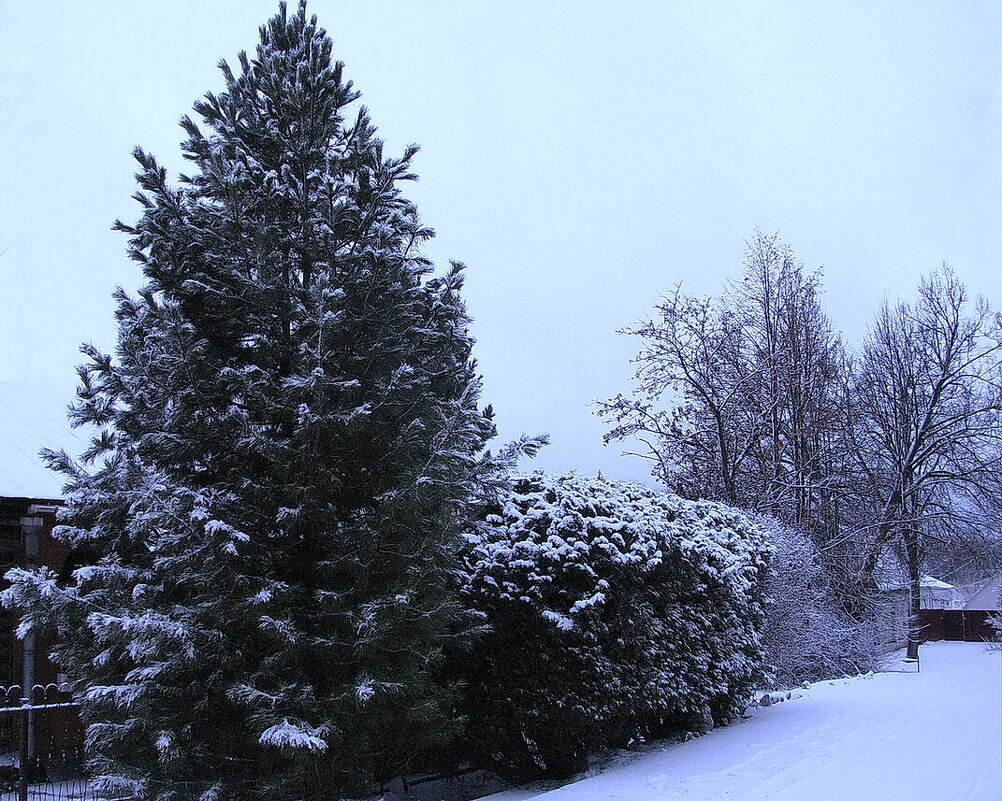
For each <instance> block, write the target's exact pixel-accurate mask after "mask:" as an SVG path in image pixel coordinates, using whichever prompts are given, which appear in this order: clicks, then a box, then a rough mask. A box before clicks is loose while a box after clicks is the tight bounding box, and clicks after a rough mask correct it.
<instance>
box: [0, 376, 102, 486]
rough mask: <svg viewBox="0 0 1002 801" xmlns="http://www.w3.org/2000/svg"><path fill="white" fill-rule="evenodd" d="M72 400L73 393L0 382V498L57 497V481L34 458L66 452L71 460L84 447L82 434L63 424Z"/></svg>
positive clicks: (20, 382) (22, 383) (60, 484)
mask: <svg viewBox="0 0 1002 801" xmlns="http://www.w3.org/2000/svg"><path fill="white" fill-rule="evenodd" d="M72 400H73V394H72V390H71V391H70V392H69V393H68V394H64V393H62V392H61V391H59V390H57V389H54V388H52V387H45V386H41V385H38V384H32V383H29V382H26V381H9V380H8V381H0V496H5V497H21V498H45V499H50V498H53V499H54V498H60V497H62V485H63V481H62V477H61V476H59V475H57V474H55V473H53V472H51V471H50V470H48V469H47V468H46V467H45V465H44V464H43V463H42V460H41V459H40V458H39V456H38V452H39V450H40V449H42V448H53V449H55V450H59V449H65V450H66V451H67V452H68V453H70V454H71V455H74V456H75V455H77V454H79V453H80V452H81V451H83V450H84V448H85V447H86V434H84V433H82V432H77V431H74V430H72V429H71V428H70V426H69V423H68V422H67V420H66V406H67V404H68V403H69V402H70V401H72Z"/></svg>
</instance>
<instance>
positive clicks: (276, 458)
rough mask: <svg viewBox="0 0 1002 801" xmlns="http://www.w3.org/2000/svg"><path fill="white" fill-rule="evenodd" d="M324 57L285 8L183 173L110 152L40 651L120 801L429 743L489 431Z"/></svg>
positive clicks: (301, 784) (320, 776)
mask: <svg viewBox="0 0 1002 801" xmlns="http://www.w3.org/2000/svg"><path fill="white" fill-rule="evenodd" d="M331 54H332V43H331V40H330V38H329V37H328V36H327V34H326V32H325V31H324V30H323V29H322V28H320V27H318V26H317V23H316V19H315V17H309V16H308V15H307V13H306V9H305V4H302V5H300V7H299V9H298V11H297V12H296V13H295V14H291V15H290V14H288V13H287V11H286V8H285V6H284V5H283V6H282V7H281V9H280V12H279V14H278V15H277V16H276V17H274V18H273V19H272V20H270V21H269V22H268V23H267V24H266V25H265V26H263V27H262V28H261V32H260V44H259V45H258V47H257V52H256V57H254V58H251V57H249V56H247V55H246V54H243V53H241V54H240V56H239V69H238V70H232V69H231V68H230V67H229V66H227V64H226V63H225V62H222V63H221V65H220V66H221V69H222V73H223V76H224V78H225V91H223V92H221V93H219V94H207V95H206V96H205V98H204V99H203V100H202V101H200V102H198V103H196V105H195V111H196V112H197V115H198V117H200V118H201V122H195V121H193V120H192V119H189V118H187V117H186V118H185V119H183V120H182V126H183V128H184V130H185V133H186V136H187V139H186V141H185V142H184V143H183V145H182V149H183V154H184V156H185V158H187V159H188V160H189V161H190V162H191V163H192V165H193V170H192V171H191V174H190V176H180V177H179V178H178V179H177V181H176V182H169V181H168V178H167V174H166V171H165V169H163V168H162V167H161V166H160V165H159V164H158V162H157V161H156V160H155V159H154V158H153V157H152V156H151V155H148V154H147V153H145V152H143V151H141V150H137V151H136V153H135V156H136V158H137V160H138V162H139V165H140V171H139V173H138V176H137V177H138V181H139V186H140V189H139V191H138V192H137V193H136V196H135V197H136V198H137V199H138V200H139V202H140V203H141V204H142V206H143V211H142V216H141V218H140V219H139V221H138V222H137V223H136V224H135V225H125V224H122V223H119V224H118V227H119V228H120V229H121V230H122V231H124V232H126V233H127V234H128V235H129V237H130V243H131V244H130V255H131V257H132V258H133V259H134V260H135V261H136V262H138V263H139V264H140V265H141V267H142V270H143V272H144V274H145V277H146V283H145V286H144V287H143V288H142V289H141V290H140V291H139V292H138V293H137V294H136V295H135V296H130V295H128V294H126V293H125V292H122V291H119V293H118V295H117V301H118V312H117V318H118V322H119V342H118V347H117V352H116V354H115V355H114V356H108V355H104V354H102V353H101V352H99V351H98V350H97V349H95V348H91V347H88V348H85V351H86V353H87V355H88V358H89V362H88V364H87V365H86V366H84V367H82V368H81V369H80V371H79V372H80V378H81V385H80V389H79V391H78V395H79V398H78V401H77V402H76V404H75V406H74V407H73V409H72V411H71V417H72V419H73V420H74V421H75V422H77V423H79V424H89V425H92V426H96V427H97V433H96V435H95V437H94V442H93V446H92V447H91V448H90V450H89V451H88V452H87V453H86V454H84V457H83V459H82V461H80V462H79V463H78V462H75V461H73V460H71V459H70V458H69V457H67V456H66V455H65V454H50V460H51V461H52V462H53V463H54V465H55V466H56V467H57V468H59V469H62V470H63V471H64V472H65V474H66V475H67V476H68V487H67V489H68V513H67V516H66V520H65V522H66V524H67V525H66V526H65V527H64V528H62V529H61V536H63V537H64V538H66V539H67V540H68V541H69V542H70V543H71V544H72V546H73V548H74V553H75V558H76V560H77V564H78V565H79V567H78V569H77V570H76V571H75V573H74V574H73V576H72V579H71V580H70V581H68V582H66V583H63V582H60V581H59V580H58V579H57V577H55V576H52V575H50V574H46V573H45V572H44V571H43V572H42V573H36V574H30V573H26V572H14V573H12V574H11V576H10V578H11V579H12V582H13V586H12V588H11V589H10V590H8V592H7V597H6V600H7V602H8V603H9V604H14V605H17V606H19V607H20V608H21V609H22V610H23V615H24V618H23V619H24V626H25V627H30V626H39V627H43V626H50V627H53V628H55V629H57V630H58V633H59V637H60V644H59V646H58V647H57V651H56V657H57V658H58V660H59V661H60V662H61V663H62V664H64V665H65V667H66V668H67V669H68V670H69V672H70V674H71V676H72V678H73V679H74V681H75V688H76V691H77V693H78V695H79V696H80V697H81V698H82V699H83V704H84V714H85V718H86V721H87V723H88V728H87V739H88V747H89V751H90V754H91V758H92V767H93V768H94V769H95V770H96V772H97V773H98V774H99V775H101V776H103V777H104V778H103V781H104V782H105V783H106V784H107V785H112V786H114V787H115V788H116V789H117V791H119V792H121V791H126V792H128V793H129V794H131V795H133V796H135V797H137V798H144V799H145V798H158V799H174V798H204V799H206V800H207V799H211V798H218V799H229V798H234V799H235V798H241V799H245V798H254V797H282V796H283V795H285V794H289V795H290V796H291V797H298V798H302V797H306V798H311V797H313V798H315V797H331V795H332V794H336V793H337V792H339V791H342V790H346V789H347V790H358V789H359V788H364V787H365V785H366V783H367V782H369V781H373V780H376V781H378V780H382V779H385V778H387V777H388V776H391V775H394V774H395V773H398V772H402V771H406V770H408V769H412V768H413V767H414V763H413V760H414V759H415V757H416V755H419V754H420V753H421V752H422V751H423V750H424V749H425V748H426V747H427V746H428V745H430V744H432V743H433V742H434V741H435V740H436V738H439V737H441V736H443V735H444V734H447V733H448V731H449V727H450V725H451V723H450V715H449V714H448V698H445V697H444V691H443V690H441V689H440V688H439V687H438V685H437V684H436V683H435V682H434V681H433V676H434V673H435V668H436V664H437V661H438V659H439V654H440V646H441V644H442V641H443V638H444V637H445V636H447V634H448V632H449V631H451V630H452V629H453V628H454V624H455V622H456V616H457V613H458V612H457V610H458V608H459V607H458V605H457V603H456V601H455V599H454V597H453V596H452V595H451V594H450V591H449V579H448V576H449V570H450V567H451V560H452V558H453V556H452V554H453V553H454V552H455V547H454V545H455V540H456V537H457V532H458V530H459V528H460V527H461V525H462V522H463V519H464V514H465V509H466V504H467V499H468V496H469V493H470V492H471V489H472V486H473V480H474V477H475V476H476V474H477V471H478V469H479V466H480V465H482V464H483V462H482V460H481V456H480V454H481V452H482V449H483V446H484V444H485V442H486V441H487V439H488V438H489V437H490V436H491V435H492V434H493V425H492V423H491V421H490V416H489V414H484V413H482V412H481V411H480V410H479V408H478V400H479V392H480V382H479V379H478V377H477V375H476V373H475V371H474V370H475V367H474V365H473V363H472V360H471V348H472V344H473V340H472V339H471V337H470V335H469V333H468V323H469V319H468V317H467V315H466V311H465V308H464V305H463V303H462V300H461V298H460V291H461V287H462V280H463V273H462V268H461V266H460V265H453V266H452V268H451V269H449V270H448V271H447V272H446V273H445V274H444V275H440V276H439V277H432V276H431V274H430V273H431V265H430V264H429V263H428V262H427V260H425V259H424V258H422V255H421V245H422V243H423V242H425V241H426V240H427V239H428V238H429V237H430V236H431V235H432V232H431V231H430V230H429V229H428V228H426V227H424V226H423V225H422V223H421V222H420V220H419V218H418V215H417V212H416V210H415V208H414V206H413V205H412V204H411V203H410V202H409V201H407V200H406V199H405V198H404V197H403V196H402V194H401V191H400V187H399V185H400V183H401V182H404V181H407V180H409V179H412V178H413V176H412V175H411V172H410V170H411V160H412V157H413V155H414V153H415V150H416V148H413V147H412V148H409V149H407V150H406V152H405V153H404V154H403V156H402V157H400V158H392V157H388V156H386V155H384V153H383V148H382V143H381V141H380V140H379V139H378V138H377V137H376V134H375V129H374V128H373V126H372V124H371V122H370V120H369V117H368V115H367V113H366V111H365V109H364V108H356V109H354V110H351V108H352V107H353V103H354V101H356V99H357V97H358V93H357V92H356V91H355V90H354V89H353V87H352V84H351V83H350V82H349V81H347V80H345V79H344V78H343V77H342V65H341V64H340V63H338V62H333V61H332V56H331Z"/></svg>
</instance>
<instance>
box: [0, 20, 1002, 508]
mask: <svg viewBox="0 0 1002 801" xmlns="http://www.w3.org/2000/svg"><path fill="white" fill-rule="evenodd" d="M276 9H277V3H275V2H271V0H239V1H238V0H226V1H225V2H224V1H223V0H212V2H205V0H200V2H196V1H195V0H172V1H171V2H169V3H165V2H153V0H129V2H126V1H125V0H120V1H119V2H99V1H98V0H89V2H71V0H48V2H45V3H42V4H39V5H38V6H33V7H30V8H29V7H28V6H25V5H24V4H22V3H4V4H2V6H0V181H2V184H0V186H2V192H0V276H2V281H0V494H11V493H15V492H17V493H24V494H52V493H54V492H56V491H57V489H58V483H59V482H58V480H54V479H47V478H46V477H45V476H44V475H43V474H42V473H41V471H40V470H38V471H37V475H35V474H32V475H31V476H29V475H28V473H29V472H31V471H30V470H29V469H28V468H25V467H24V464H25V462H26V461H30V459H31V454H32V453H34V451H35V450H36V449H37V447H39V446H40V445H42V444H54V445H58V446H69V447H70V448H71V449H74V448H77V449H78V448H79V443H76V442H75V441H74V440H73V438H72V437H71V436H70V435H69V433H68V431H67V429H66V428H65V424H64V422H63V407H64V405H65V403H66V402H67V401H68V400H69V399H70V398H71V397H72V391H73V386H74V376H73V367H74V366H75V365H76V364H77V363H78V362H79V361H80V358H79V355H78V353H77V347H78V346H79V344H80V343H81V342H82V341H84V340H87V341H92V342H95V343H97V344H98V345H100V346H102V347H104V348H106V349H110V348H113V347H114V343H115V326H114V321H113V316H112V314H113V304H112V301H111V293H112V290H113V289H114V287H115V286H116V285H122V286H124V287H126V288H127V289H134V288H135V287H137V286H138V285H139V283H140V274H139V272H138V270H137V268H136V267H135V266H134V265H133V264H132V263H131V262H130V261H129V260H128V259H127V258H126V256H125V241H124V238H123V236H122V235H120V234H116V233H113V232H111V231H110V224H111V222H112V221H113V220H114V219H115V218H116V217H121V218H122V219H123V220H126V221H132V220H134V219H135V218H136V217H137V216H138V212H137V207H136V204H135V203H134V201H131V200H130V195H131V194H132V192H133V191H134V183H133V179H132V174H133V172H134V169H133V162H132V159H131V158H130V156H129V153H130V151H131V149H132V148H133V146H135V145H137V144H138V145H142V146H143V147H144V148H146V149H147V150H149V151H151V152H153V153H154V154H155V155H157V156H158V157H159V158H160V159H161V161H162V162H163V163H164V164H165V165H167V166H168V167H169V168H170V169H171V170H172V172H173V171H175V170H176V169H178V168H180V167H181V159H180V156H179V151H178V143H179V141H180V140H181V139H182V136H181V131H180V129H179V128H178V127H177V121H178V119H179V118H180V117H181V116H182V115H183V114H184V113H187V112H188V111H189V110H190V107H191V104H192V102H193V101H194V100H195V99H197V98H198V97H199V96H201V95H202V94H203V93H204V92H206V91H208V90H219V89H220V88H221V87H222V78H221V76H220V74H219V72H218V70H217V69H216V64H217V62H218V61H219V59H220V58H226V59H228V60H229V61H230V62H231V63H235V62H236V58H235V56H236V53H237V52H238V51H239V50H241V49H246V50H249V51H253V48H254V45H255V43H256V40H257V27H258V25H259V24H260V23H262V22H263V21H264V20H265V19H267V18H268V17H269V16H271V15H272V14H273V13H274V12H275V10H276ZM310 9H311V11H313V12H314V13H316V14H317V15H318V16H319V18H320V21H321V23H322V24H323V25H324V26H325V27H326V28H327V30H328V31H330V33H331V34H332V35H333V38H334V42H335V53H336V55H337V57H338V58H340V59H341V60H343V61H344V62H345V64H346V74H347V75H348V77H350V78H351V79H352V80H353V81H354V82H355V84H356V86H357V87H358V88H359V89H360V90H361V91H362V93H363V102H364V103H365V104H366V105H367V106H368V107H369V109H370V110H371V112H372V116H373V119H374V121H375V123H376V125H377V126H378V127H379V128H380V131H381V134H382V136H383V138H384V139H385V140H386V143H387V146H388V148H389V150H390V151H399V150H400V149H401V148H402V147H403V146H404V145H405V144H407V143H410V142H417V143H419V144H420V145H421V147H422V152H421V154H420V155H419V157H418V160H417V170H418V172H419V173H420V175H421V181H420V183H419V184H417V185H414V186H412V187H411V188H410V193H409V194H410V196H411V197H412V198H413V199H414V200H415V201H416V202H417V204H418V207H419V209H420V211H421V214H422V216H423V218H424V219H425V221H426V222H427V223H428V224H430V225H431V226H433V227H434V228H435V229H436V230H437V232H438V238H437V239H436V240H435V241H434V242H433V243H432V245H431V246H430V247H429V250H428V254H429V255H430V256H431V257H432V258H433V259H434V260H435V261H436V263H438V264H444V263H446V261H447V260H448V259H459V260H461V261H464V262H465V263H466V264H467V265H468V267H469V276H468V282H467V287H468V291H467V303H468V306H469V308H470V311H471V313H472V314H473V316H474V317H475V319H476V323H475V326H474V333H475V334H476V336H477V338H478V340H479V344H478V347H477V356H478V359H479V361H480V365H481V368H482V371H483V373H484V377H485V382H486V387H485V400H487V401H490V402H492V403H493V404H494V406H495V409H496V410H497V413H498V419H499V423H500V427H501V429H502V437H510V436H514V435H517V434H519V433H521V432H528V433H534V432H538V431H548V432H550V434H551V437H552V439H553V444H552V446H551V447H550V448H548V449H546V451H545V452H544V453H543V454H542V455H541V456H540V458H539V459H538V460H537V463H538V465H539V466H541V467H545V468H548V469H554V470H565V469H570V468H578V469H579V470H581V471H584V472H588V473H593V472H595V471H597V470H599V469H601V470H602V471H603V472H604V473H606V474H607V475H609V476H614V477H622V478H636V479H641V478H643V477H644V476H645V475H646V468H645V467H644V466H643V464H641V463H639V462H638V461H637V460H630V459H621V458H619V457H618V455H617V454H618V451H619V449H618V448H615V447H610V448H604V447H603V446H602V444H601V434H602V430H603V427H602V424H601V422H600V421H598V420H597V419H596V418H595V417H594V416H593V414H592V407H591V404H592V402H593V401H594V400H595V399H596V398H600V397H606V396H609V395H612V394H614V393H615V392H617V391H620V390H625V389H626V388H627V387H628V381H629V376H630V374H631V368H630V365H629V360H630V358H631V356H632V355H633V354H634V352H635V350H636V343H634V342H632V341H630V339H629V338H626V337H622V336H617V335H616V333H615V331H616V329H617V328H621V327H623V326H625V325H629V324H631V323H633V322H635V321H636V320H638V319H640V318H642V317H644V316H646V315H647V313H648V311H649V310H650V308H651V306H652V304H653V303H654V302H655V300H656V299H657V297H658V294H659V293H660V292H663V291H664V290H666V289H667V288H669V287H671V286H672V285H674V284H675V283H676V282H678V281H679V280H682V281H684V282H685V284H686V285H687V287H688V288H689V289H690V290H691V291H693V292H696V293H698V294H710V293H714V292H716V291H718V290H719V289H720V287H721V285H722V283H723V282H724V281H725V280H726V279H727V278H729V277H733V276H735V275H736V274H737V273H738V272H739V270H740V269H741V259H742V250H743V247H744V240H745V239H748V238H750V237H751V236H752V235H753V234H754V232H755V229H756V228H759V229H762V230H763V231H766V232H774V231H778V232H779V233H780V235H781V237H782V238H783V239H784V241H786V242H787V243H789V244H790V245H791V246H792V247H793V249H794V250H795V251H796V253H797V254H798V256H799V258H800V259H801V261H803V262H804V263H805V264H806V265H807V266H808V267H817V266H823V267H824V270H825V276H826V279H825V285H826V287H827V295H826V298H827V306H828V310H829V312H830V314H831V316H832V318H833V319H834V321H835V323H836V325H837V326H838V327H840V328H841V329H842V330H843V331H844V332H845V334H846V336H847V338H848V339H849V340H850V341H854V340H856V339H858V338H859V337H860V336H861V335H862V333H863V332H864V331H865V328H866V325H867V322H868V319H869V316H870V314H871V313H872V311H873V310H874V309H875V307H876V306H877V304H879V303H880V301H881V299H882V298H883V297H885V296H889V297H892V298H893V297H898V296H910V295H911V294H912V292H913V290H914V286H915V284H916V281H917V278H918V276H919V274H920V273H922V272H925V271H928V270H930V269H932V268H934V267H936V266H937V265H938V264H939V263H941V262H943V261H947V262H949V263H950V264H951V265H952V266H953V267H954V268H955V269H956V270H957V272H958V273H959V274H960V276H961V277H962V278H963V279H964V280H965V281H966V282H967V284H968V286H969V287H970V288H971V289H972V290H973V291H974V292H976V293H980V294H983V295H985V296H986V297H987V298H988V299H989V300H991V301H993V303H996V304H997V303H998V301H999V300H1000V297H1002V292H1000V290H1002V269H1000V268H1002V225H1000V223H1002V180H1000V179H1002V175H1000V172H1002V136H1000V134H1002V130H1000V123H1002V46H1000V45H1002V4H999V3H975V2H965V3H945V2H944V3H922V2H907V3H889V2H883V3H880V4H872V3H859V4H852V3H838V4H835V3H824V4H822V3H817V4H811V3H807V4H805V3H802V2H790V3H707V2H700V3H696V2H686V3H682V2H679V3H665V2H623V3H618V4H612V3H609V2H607V0H606V1H605V2H580V1H577V2H545V3H536V2H529V1H528V0H524V1H523V2H505V3H497V2H492V3H488V2H486V0H485V1H484V2H475V1H474V0H456V1H455V2H431V1H430V0H409V1H408V2H403V0H401V2H380V3H368V2H362V1H361V0H355V1H354V2H333V0H313V2H312V3H311V4H310ZM53 440H59V441H53Z"/></svg>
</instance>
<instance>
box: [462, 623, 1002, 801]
mask: <svg viewBox="0 0 1002 801" xmlns="http://www.w3.org/2000/svg"><path fill="white" fill-rule="evenodd" d="M921 658H922V661H921V668H922V669H921V672H908V673H905V672H894V673H880V674H876V675H874V674H870V675H867V676H861V677H857V678H853V679H842V680H839V681H834V682H821V683H818V684H814V685H811V686H810V687H809V688H808V689H806V690H803V691H799V690H798V692H797V693H796V694H794V695H793V697H792V698H791V699H790V700H785V701H784V703H780V704H774V705H772V706H769V707H767V708H762V707H758V708H755V709H753V710H752V711H751V712H750V715H751V717H750V719H747V720H743V721H740V722H738V723H735V724H733V725H731V726H729V727H726V728H723V729H716V730H714V731H712V732H710V733H709V734H707V735H704V736H702V737H699V738H697V739H694V740H690V741H689V742H685V743H678V744H675V745H658V746H656V750H654V747H652V750H651V751H649V752H647V753H643V754H640V755H637V754H636V753H633V754H627V755H626V756H625V757H623V758H621V759H620V760H619V761H618V764H613V765H612V766H611V767H609V768H607V769H606V770H604V771H603V772H601V773H600V774H598V775H596V776H592V777H590V778H586V779H583V780H581V781H577V782H574V783H573V784H568V785H565V786H564V787H560V788H558V789H556V790H551V791H548V792H546V791H543V792H540V788H539V787H538V786H537V787H535V788H532V787H530V788H515V789H512V790H507V791H504V792H501V793H497V794H494V795H491V796H486V797H485V798H483V799H481V801H525V799H529V798H533V799H545V800H546V801H655V799H657V801H683V800H684V801H722V800H723V799H740V800H741V801H767V800H768V801H804V800H805V799H819V800H824V799H846V801H848V799H852V801H898V799H963V801H1000V798H1002V795H1000V789H1002V756H1000V755H1002V712H1000V710H1002V654H1000V653H999V652H997V651H996V652H989V651H988V650H987V649H986V647H985V645H984V644H983V643H962V642H941V643H933V644H928V645H925V646H923V647H922V651H921ZM908 669H910V670H912V671H914V669H915V668H914V666H908ZM798 694H802V697H797V696H798Z"/></svg>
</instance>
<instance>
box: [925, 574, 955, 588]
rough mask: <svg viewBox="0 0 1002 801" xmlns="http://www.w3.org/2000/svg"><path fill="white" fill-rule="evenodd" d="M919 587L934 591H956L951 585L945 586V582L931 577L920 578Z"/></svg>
mask: <svg viewBox="0 0 1002 801" xmlns="http://www.w3.org/2000/svg"><path fill="white" fill-rule="evenodd" d="M919 585H920V586H922V587H929V588H931V589H935V590H955V589H957V588H956V587H954V586H953V585H952V584H947V583H946V582H945V581H940V580H939V579H938V578H934V577H933V576H922V577H921V578H920V579H919Z"/></svg>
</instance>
